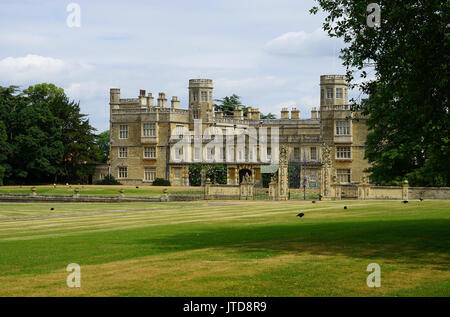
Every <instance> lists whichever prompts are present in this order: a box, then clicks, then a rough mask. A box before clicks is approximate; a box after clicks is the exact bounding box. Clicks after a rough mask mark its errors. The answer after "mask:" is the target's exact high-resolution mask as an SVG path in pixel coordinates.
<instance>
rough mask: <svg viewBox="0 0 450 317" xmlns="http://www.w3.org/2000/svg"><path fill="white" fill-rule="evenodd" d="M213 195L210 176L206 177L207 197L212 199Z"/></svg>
mask: <svg viewBox="0 0 450 317" xmlns="http://www.w3.org/2000/svg"><path fill="white" fill-rule="evenodd" d="M210 195H211V180H210V179H209V178H207V179H206V182H205V199H206V200H208V199H210Z"/></svg>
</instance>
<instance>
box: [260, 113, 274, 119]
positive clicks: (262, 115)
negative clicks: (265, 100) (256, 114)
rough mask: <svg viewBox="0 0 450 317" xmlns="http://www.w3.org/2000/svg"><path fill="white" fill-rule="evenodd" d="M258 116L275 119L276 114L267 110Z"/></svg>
mask: <svg viewBox="0 0 450 317" xmlns="http://www.w3.org/2000/svg"><path fill="white" fill-rule="evenodd" d="M260 118H261V119H276V118H277V116H276V115H274V114H273V113H271V112H269V113H268V114H266V115H265V114H262V113H261V115H260Z"/></svg>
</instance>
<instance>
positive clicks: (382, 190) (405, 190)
mask: <svg viewBox="0 0 450 317" xmlns="http://www.w3.org/2000/svg"><path fill="white" fill-rule="evenodd" d="M420 198H423V199H450V187H409V185H408V182H406V181H405V182H404V183H403V186H374V185H370V184H367V183H361V184H359V185H358V199H360V200H366V199H367V200H369V199H385V200H391V199H393V200H395V199H397V200H410V199H411V200H414V199H420Z"/></svg>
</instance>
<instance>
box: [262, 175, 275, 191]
mask: <svg viewBox="0 0 450 317" xmlns="http://www.w3.org/2000/svg"><path fill="white" fill-rule="evenodd" d="M276 173H278V172H276ZM276 173H264V174H261V175H262V186H263V187H264V188H269V183H270V181H271V180H272V176H273V175H275V174H276Z"/></svg>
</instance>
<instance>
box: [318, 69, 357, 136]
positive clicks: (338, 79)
mask: <svg viewBox="0 0 450 317" xmlns="http://www.w3.org/2000/svg"><path fill="white" fill-rule="evenodd" d="M350 115H351V113H350V109H349V107H348V84H347V80H346V78H345V76H343V75H323V76H320V122H321V125H320V126H321V135H322V139H323V141H324V142H325V143H327V144H329V145H332V144H333V143H334V141H335V140H334V136H335V133H334V131H335V122H336V121H338V120H345V119H346V117H348V116H350ZM346 141H350V140H346Z"/></svg>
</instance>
